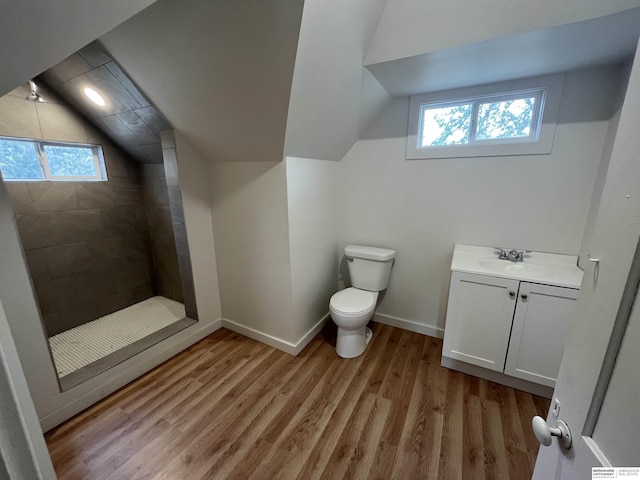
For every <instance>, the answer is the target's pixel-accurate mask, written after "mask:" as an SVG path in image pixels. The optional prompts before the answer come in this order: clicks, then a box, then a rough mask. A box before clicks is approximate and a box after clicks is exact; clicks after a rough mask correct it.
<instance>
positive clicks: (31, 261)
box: [24, 248, 51, 284]
mask: <svg viewBox="0 0 640 480" xmlns="http://www.w3.org/2000/svg"><path fill="white" fill-rule="evenodd" d="M24 253H25V256H26V257H27V264H28V266H29V274H30V275H31V280H32V281H33V283H34V284H36V283H40V282H44V281H47V280H51V275H50V274H49V266H48V265H47V257H46V256H45V253H44V249H42V248H39V249H37V250H25V252H24Z"/></svg>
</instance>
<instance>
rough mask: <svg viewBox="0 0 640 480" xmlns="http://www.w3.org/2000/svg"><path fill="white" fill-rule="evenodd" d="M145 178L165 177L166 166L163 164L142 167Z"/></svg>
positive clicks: (150, 164) (148, 164) (147, 164)
mask: <svg viewBox="0 0 640 480" xmlns="http://www.w3.org/2000/svg"><path fill="white" fill-rule="evenodd" d="M142 176H143V177H164V176H165V173H164V165H162V163H146V164H144V165H142Z"/></svg>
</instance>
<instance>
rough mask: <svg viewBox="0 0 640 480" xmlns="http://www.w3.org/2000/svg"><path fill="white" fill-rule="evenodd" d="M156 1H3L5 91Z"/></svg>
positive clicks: (0, 59) (1, 75)
mask: <svg viewBox="0 0 640 480" xmlns="http://www.w3.org/2000/svg"><path fill="white" fill-rule="evenodd" d="M154 1H155V0H115V1H110V2H104V1H102V0H85V1H82V2H78V1H76V0H57V1H55V2H51V1H48V0H22V1H19V2H2V15H0V32H2V42H0V65H2V69H1V70H0V95H4V94H5V93H7V92H8V91H9V90H12V89H13V88H14V87H16V86H17V85H19V84H21V83H23V82H25V81H27V80H28V79H30V78H33V77H35V76H36V75H39V74H40V73H42V72H43V71H45V70H46V69H47V68H50V67H52V66H53V65H55V64H56V63H58V62H60V61H61V60H63V59H65V58H66V57H68V56H69V55H71V54H72V53H73V52H75V51H76V50H79V49H80V48H82V47H84V46H85V45H86V44H88V43H90V42H91V41H93V40H95V39H96V38H98V37H99V36H100V35H103V34H104V33H106V32H108V31H109V30H111V29H112V28H113V27H115V26H116V25H119V24H120V23H122V22H123V21H125V20H126V19H128V18H129V17H131V16H133V15H135V14H136V13H138V12H139V11H140V10H142V9H143V8H145V7H147V6H148V5H150V4H152V3H153V2H154Z"/></svg>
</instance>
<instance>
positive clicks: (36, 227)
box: [16, 213, 58, 250]
mask: <svg viewBox="0 0 640 480" xmlns="http://www.w3.org/2000/svg"><path fill="white" fill-rule="evenodd" d="M16 224H17V226H18V232H19V233H20V240H21V241H22V246H23V248H24V249H25V250H32V249H36V248H42V247H48V246H50V245H55V244H56V243H57V241H58V235H57V231H58V229H57V225H56V220H55V218H54V214H53V213H22V214H18V215H16Z"/></svg>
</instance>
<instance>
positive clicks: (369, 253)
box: [344, 245, 396, 292]
mask: <svg viewBox="0 0 640 480" xmlns="http://www.w3.org/2000/svg"><path fill="white" fill-rule="evenodd" d="M395 256H396V251H395V250H389V249H388V248H377V247H365V246H363V245H347V246H346V247H345V249H344V258H345V260H347V266H348V267H349V276H350V277H351V286H352V287H355V288H360V289H362V290H369V291H371V292H381V291H382V290H384V289H385V288H387V285H389V274H390V273H391V265H393V258H394V257H395Z"/></svg>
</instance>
